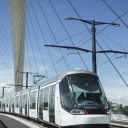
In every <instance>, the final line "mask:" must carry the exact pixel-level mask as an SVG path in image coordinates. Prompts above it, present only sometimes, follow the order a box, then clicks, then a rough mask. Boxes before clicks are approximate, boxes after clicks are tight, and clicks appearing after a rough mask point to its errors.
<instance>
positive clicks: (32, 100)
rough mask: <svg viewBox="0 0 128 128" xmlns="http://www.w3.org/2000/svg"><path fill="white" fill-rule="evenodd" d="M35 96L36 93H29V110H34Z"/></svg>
mask: <svg viewBox="0 0 128 128" xmlns="http://www.w3.org/2000/svg"><path fill="white" fill-rule="evenodd" d="M36 94H37V91H34V92H31V93H30V109H36Z"/></svg>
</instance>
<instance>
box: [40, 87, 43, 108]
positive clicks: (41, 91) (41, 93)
mask: <svg viewBox="0 0 128 128" xmlns="http://www.w3.org/2000/svg"><path fill="white" fill-rule="evenodd" d="M43 92H44V90H43V89H41V90H40V93H39V104H40V108H41V109H43Z"/></svg>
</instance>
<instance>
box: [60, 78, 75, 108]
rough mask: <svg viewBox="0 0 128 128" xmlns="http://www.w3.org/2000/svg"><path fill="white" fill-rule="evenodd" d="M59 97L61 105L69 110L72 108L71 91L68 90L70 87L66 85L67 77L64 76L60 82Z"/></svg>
mask: <svg viewBox="0 0 128 128" xmlns="http://www.w3.org/2000/svg"><path fill="white" fill-rule="evenodd" d="M59 87H60V99H61V105H62V107H63V108H64V109H65V110H67V111H69V110H70V109H72V107H73V105H72V99H71V92H70V87H69V85H68V81H67V77H65V78H64V79H63V80H62V81H61V82H60V86H59Z"/></svg>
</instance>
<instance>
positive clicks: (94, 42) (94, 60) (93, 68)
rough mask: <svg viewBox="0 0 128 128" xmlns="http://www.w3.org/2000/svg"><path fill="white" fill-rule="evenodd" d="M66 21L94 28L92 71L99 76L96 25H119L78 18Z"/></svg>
mask: <svg viewBox="0 0 128 128" xmlns="http://www.w3.org/2000/svg"><path fill="white" fill-rule="evenodd" d="M65 20H78V21H81V22H84V23H87V24H90V25H91V26H92V28H91V30H92V31H91V32H92V33H91V34H92V71H93V72H94V73H95V74H97V64H96V63H97V62H96V51H97V50H96V28H95V26H96V25H104V24H109V25H113V26H117V27H118V26H120V25H119V24H116V23H105V22H97V21H95V20H92V21H90V20H83V19H77V18H65Z"/></svg>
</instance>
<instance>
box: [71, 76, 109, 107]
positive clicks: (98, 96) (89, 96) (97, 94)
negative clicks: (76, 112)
mask: <svg viewBox="0 0 128 128" xmlns="http://www.w3.org/2000/svg"><path fill="white" fill-rule="evenodd" d="M68 83H69V86H71V88H72V90H71V92H72V99H73V106H74V108H86V109H88V108H89V109H90V108H92V109H93V108H94V109H100V108H104V109H105V108H108V105H107V100H106V97H105V94H104V92H103V90H102V87H101V85H100V82H99V79H98V77H97V76H94V75H80V74H79V75H78V74H77V75H70V76H68Z"/></svg>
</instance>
